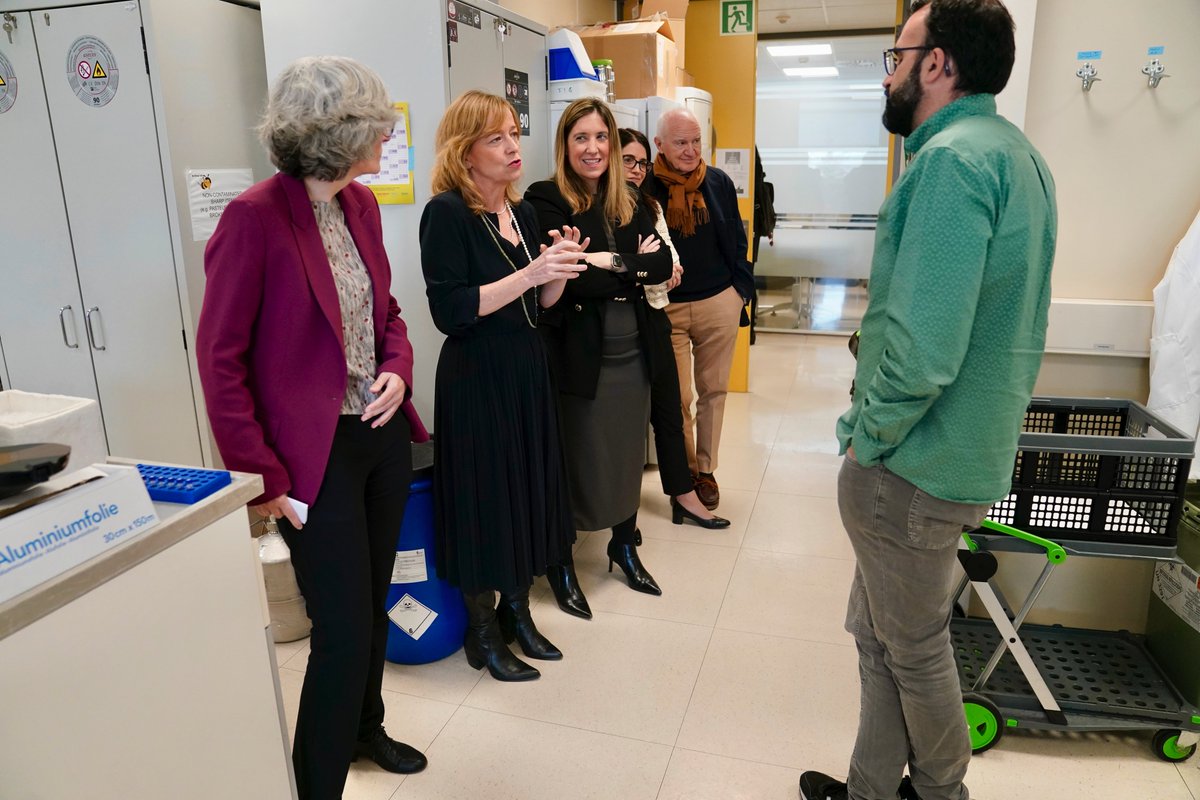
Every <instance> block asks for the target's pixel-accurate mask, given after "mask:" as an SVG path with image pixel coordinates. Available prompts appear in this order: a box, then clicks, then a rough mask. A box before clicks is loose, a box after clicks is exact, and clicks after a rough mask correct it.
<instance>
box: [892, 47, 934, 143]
mask: <svg viewBox="0 0 1200 800" xmlns="http://www.w3.org/2000/svg"><path fill="white" fill-rule="evenodd" d="M918 66H920V65H919V64H914V65H913V69H912V71H911V72H909V73H908V77H907V78H905V79H904V83H902V84H900V85H899V86H893V87H892V89H891V90H890V91H889V92H888V93H887V99H886V101H885V102H884V105H883V127H885V128H887V129H888V131H889V132H890V133H894V134H896V135H897V136H910V135H912V132H913V115H914V114H916V112H917V105H918V104H919V103H920V102H921V98H922V96H924V91H925V90H924V88H923V87H922V86H921V81H920V76H919V75H918V74H917V67H918Z"/></svg>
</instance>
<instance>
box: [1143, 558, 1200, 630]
mask: <svg viewBox="0 0 1200 800" xmlns="http://www.w3.org/2000/svg"><path fill="white" fill-rule="evenodd" d="M1154 593H1155V594H1156V595H1158V599H1159V600H1162V601H1163V602H1164V603H1166V604H1167V605H1168V606H1169V607H1170V608H1171V610H1172V611H1174V612H1175V613H1176V614H1178V615H1179V617H1180V619H1182V620H1183V621H1184V622H1186V623H1187V624H1188V625H1191V626H1192V627H1193V628H1194V629H1196V630H1197V631H1200V575H1197V574H1196V570H1194V569H1192V568H1191V567H1188V566H1187V565H1186V564H1180V563H1177V562H1174V561H1164V562H1160V563H1159V564H1157V565H1155V567H1154Z"/></svg>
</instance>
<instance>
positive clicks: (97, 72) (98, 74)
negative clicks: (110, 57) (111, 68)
mask: <svg viewBox="0 0 1200 800" xmlns="http://www.w3.org/2000/svg"><path fill="white" fill-rule="evenodd" d="M92 77H93V78H107V77H108V73H107V72H105V71H104V67H102V66H100V62H99V61H97V62H96V66H95V67H94V68H93V69H92Z"/></svg>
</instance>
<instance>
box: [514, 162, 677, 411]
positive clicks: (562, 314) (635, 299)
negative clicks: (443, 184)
mask: <svg viewBox="0 0 1200 800" xmlns="http://www.w3.org/2000/svg"><path fill="white" fill-rule="evenodd" d="M629 191H631V192H632V191H635V190H634V189H633V187H632V186H630V188H629ZM525 199H526V200H528V201H529V203H530V205H532V206H533V207H534V208H535V209H536V210H537V213H538V225H539V231H540V233H541V240H542V243H543V244H550V233H549V232H550V231H551V230H558V231H561V230H562V228H563V226H564V225H572V226H574V227H577V228H579V231H580V233H581V234H582V235H583V236H585V237H589V238H590V239H591V243H590V244H589V245H588V248H587V249H588V252H592V253H599V252H605V251H607V250H609V246H608V236H607V235H606V234H605V230H604V229H605V225H604V216H603V199H602V198H597V200H596V202H594V203H593V204H592V207H591V208H589V209H588V210H587V211H584V212H583V213H581V214H574V213H573V212H572V211H571V206H570V204H569V203H567V200H566V198H564V197H563V196H562V193H561V192H559V190H558V186H556V185H555V183H554V181H539V182H537V183H535V184H533V185H532V186H530V187H529V189H528V190H527V191H526V192H525ZM653 234H654V220H653V218H652V217H651V216H650V213H649V211H647V209H646V208H645V207H644V206H643V205H642V203H641V202H638V203H637V205H636V212H635V214H634V217H633V219H632V220H631V221H630V223H629V224H628V225H625V226H623V227H619V228H615V229H614V230H613V238H614V239H615V240H616V245H617V246H616V252H618V253H620V255H621V260H622V261H623V262H624V264H625V267H626V269H627V272H624V273H619V272H611V271H609V270H606V269H600V268H598V267H592V266H589V267H588V268H587V270H585V271H584V272H582V273H580V274H579V277H577V278H572V279H571V280H569V281H567V285H566V288H565V289H564V290H563V295H562V297H561V298H560V299H559V301H558V303H556V304H555V305H554V307H553V308H551V309H548V310H547V311H546V312H544V313H543V314H542V322H541V327H542V331H543V334H544V335H545V337H546V344H547V349H548V350H549V356H550V368H551V370H552V371H553V373H554V376H555V382H556V383H557V385H558V390H559V391H560V392H563V393H565V394H572V395H577V396H579V397H586V398H589V399H591V398H594V397H595V396H596V384H597V382H598V381H599V380H600V357H601V349H602V342H603V338H604V309H605V305H606V304H607V302H608V301H609V300H614V299H618V298H620V299H623V300H624V301H626V302H629V303H631V304H633V307H634V312H635V313H636V314H637V320H638V333H639V339H640V342H641V349H642V354H643V356H644V357H645V358H646V363H647V366H648V367H649V369H650V376H651V379H653V377H654V376H655V375H656V374H657V373H658V370H660V369H672V370H673V369H675V363H674V359H673V358H672V359H671V360H670V362H669V363H663V362H664V359H663V357H662V349H661V347H657V346H656V340H657V339H658V336H657V335H655V334H654V333H653V329H652V327H651V323H650V321H649V319H648V316H649V315H648V312H650V311H652V310H653V309H651V308H650V307H649V306H648V305H646V293H645V291H644V290H643V289H642V284H655V283H662V282H663V281H665V280H667V279H668V278H670V277H671V251H670V250H669V249H668V248H667V247H666V246H665V245H664V246H663V247H662V248H660V249H659V251H658V252H657V253H649V254H644V255H643V254H639V253H638V251H637V248H638V236H641V237H643V238H645V237H647V236H650V235H653Z"/></svg>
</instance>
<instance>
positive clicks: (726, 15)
mask: <svg viewBox="0 0 1200 800" xmlns="http://www.w3.org/2000/svg"><path fill="white" fill-rule="evenodd" d="M746 33H754V0H721V35H722V36H740V35H742V34H746Z"/></svg>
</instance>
